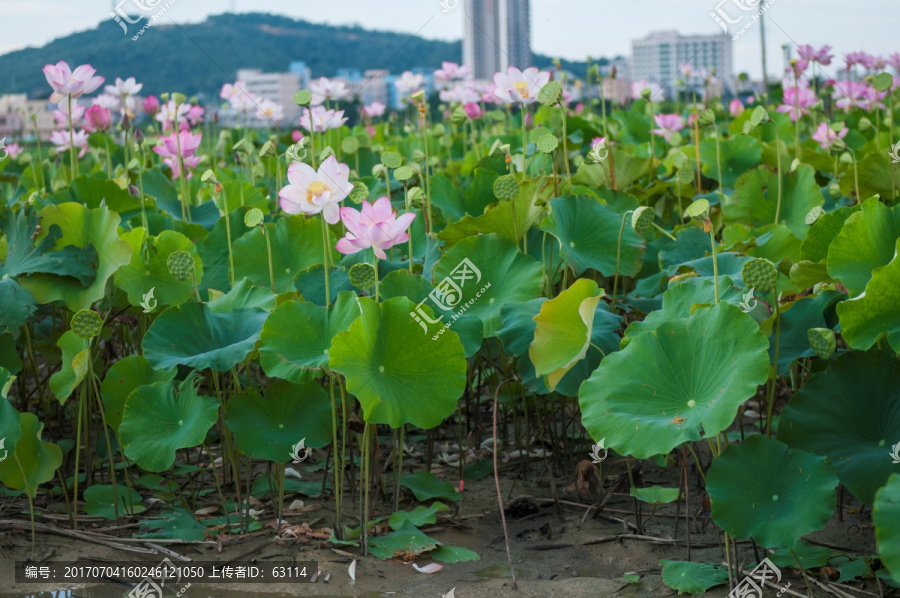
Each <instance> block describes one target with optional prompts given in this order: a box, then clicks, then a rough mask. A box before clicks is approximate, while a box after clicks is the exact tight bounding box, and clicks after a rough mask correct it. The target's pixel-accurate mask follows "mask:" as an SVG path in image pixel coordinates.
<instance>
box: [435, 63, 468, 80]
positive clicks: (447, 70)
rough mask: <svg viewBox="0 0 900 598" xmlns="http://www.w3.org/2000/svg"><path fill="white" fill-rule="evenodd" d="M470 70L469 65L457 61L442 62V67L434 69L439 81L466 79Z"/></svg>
mask: <svg viewBox="0 0 900 598" xmlns="http://www.w3.org/2000/svg"><path fill="white" fill-rule="evenodd" d="M470 72H471V71H470V69H469V67H467V66H459V65H458V64H456V63H455V62H442V63H441V68H439V69H438V70H436V71H434V78H435V79H437V80H438V81H455V80H456V79H465V78H466V77H468V76H469V73H470Z"/></svg>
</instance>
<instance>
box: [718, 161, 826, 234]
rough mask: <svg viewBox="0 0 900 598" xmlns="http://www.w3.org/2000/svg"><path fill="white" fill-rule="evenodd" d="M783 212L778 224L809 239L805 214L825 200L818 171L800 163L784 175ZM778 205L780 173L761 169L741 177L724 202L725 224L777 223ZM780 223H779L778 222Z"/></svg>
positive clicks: (752, 224)
mask: <svg viewBox="0 0 900 598" xmlns="http://www.w3.org/2000/svg"><path fill="white" fill-rule="evenodd" d="M781 179H782V180H781V185H782V195H781V212H780V214H779V222H784V223H785V224H787V226H788V228H790V229H791V232H792V233H794V234H795V235H797V237H799V238H800V239H803V238H805V237H806V231H807V230H808V229H809V225H808V224H806V215H807V214H809V211H810V210H812V209H813V208H814V207H816V206H821V205H822V204H823V203H824V202H825V199H824V198H823V197H822V193H821V191H820V190H819V185H818V183H816V178H815V169H814V168H813V167H812V166H807V165H806V164H801V165H800V166H799V167H798V168H797V170H795V171H793V172H788V171H787V170H785V172H783V173H782V174H781ZM777 203H778V174H777V173H775V172H773V171H772V170H770V169H769V168H768V167H766V166H760V167H759V168H756V169H755V170H750V171H747V172H745V173H744V174H742V175H740V176H739V177H738V179H737V182H736V183H735V185H734V195H733V196H732V197H731V198H730V199H728V200H727V201H726V202H725V206H724V210H723V214H724V218H725V222H726V223H727V224H731V223H742V224H748V225H750V226H762V225H764V224H771V223H773V222H775V212H776V211H777ZM776 224H777V223H776Z"/></svg>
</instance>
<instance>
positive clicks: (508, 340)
mask: <svg viewBox="0 0 900 598" xmlns="http://www.w3.org/2000/svg"><path fill="white" fill-rule="evenodd" d="M546 301H547V299H545V298H543V297H542V298H540V299H532V300H531V301H527V302H524V303H509V304H506V305H504V306H503V310H502V312H501V316H502V319H503V328H502V329H501V330H500V331H498V332H497V338H499V339H500V341H501V342H502V343H503V348H504V350H505V351H507V352H508V353H509V354H511V355H515V356H516V357H517V358H518V366H517V368H518V371H519V378H520V379H521V381H522V383H523V384H525V386H526V387H528V389H529V390H532V391H534V392H536V393H538V394H549V393H550V389H548V388H547V386H546V385H545V384H544V380H543V378H541V377H538V376H537V375H536V374H535V371H534V364H532V363H531V359H530V358H529V356H528V349H529V347H530V345H531V341H532V339H534V331H535V328H536V327H537V322H535V321H534V317H535V316H537V315H538V313H539V312H540V310H541V306H542V305H543V304H544V303H545V302H546ZM621 325H622V317H621V316H619V315H616V314H613V313H610V311H609V307H608V306H607V305H606V303H603V302H600V303H598V304H597V307H596V309H595V311H594V321H593V324H592V325H591V342H590V345H589V346H588V350H587V357H586V358H585V359H582V360H581V361H579V362H577V363H576V364H575V366H574V367H572V368H571V369H570V370H569V371H568V372H567V373H566V374H565V375H564V376H563V377H562V380H560V381H559V383H558V384H557V386H556V392H557V393H559V394H561V395H563V396H567V397H574V396H577V394H578V389H579V387H580V386H581V384H582V383H583V382H584V381H585V380H587V379H588V378H589V377H590V375H591V374H592V373H593V372H594V370H595V369H597V366H598V365H599V364H600V361H601V360H602V359H603V356H604V354H605V355H609V354H610V353H613V352H615V351H618V350H619V342H620V340H621V339H620V338H619V328H620V327H621ZM601 351H602V352H601Z"/></svg>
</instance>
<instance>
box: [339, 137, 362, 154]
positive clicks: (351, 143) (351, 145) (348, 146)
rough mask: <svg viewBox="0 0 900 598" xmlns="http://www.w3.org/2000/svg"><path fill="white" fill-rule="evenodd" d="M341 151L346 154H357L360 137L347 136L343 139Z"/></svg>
mask: <svg viewBox="0 0 900 598" xmlns="http://www.w3.org/2000/svg"><path fill="white" fill-rule="evenodd" d="M341 151H343V152H344V153H345V154H355V153H356V152H357V151H359V139H357V138H356V137H345V138H344V139H343V140H342V141H341Z"/></svg>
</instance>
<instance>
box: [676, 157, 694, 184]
mask: <svg viewBox="0 0 900 598" xmlns="http://www.w3.org/2000/svg"><path fill="white" fill-rule="evenodd" d="M678 180H679V181H681V184H682V185H690V184H691V183H693V182H694V167H693V165H692V164H691V163H690V162H685V163H684V164H682V165H681V166H679V167H678Z"/></svg>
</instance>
